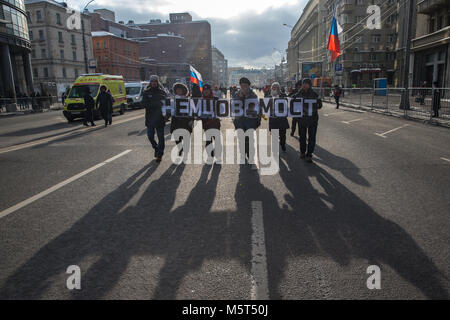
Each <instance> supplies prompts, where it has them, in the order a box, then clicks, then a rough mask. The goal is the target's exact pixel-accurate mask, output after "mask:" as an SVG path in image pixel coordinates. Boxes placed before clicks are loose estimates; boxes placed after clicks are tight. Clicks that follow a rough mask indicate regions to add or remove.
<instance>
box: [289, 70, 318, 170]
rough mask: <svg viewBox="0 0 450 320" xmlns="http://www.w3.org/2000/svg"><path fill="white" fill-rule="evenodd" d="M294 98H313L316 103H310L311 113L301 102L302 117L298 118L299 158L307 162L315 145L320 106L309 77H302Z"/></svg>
mask: <svg viewBox="0 0 450 320" xmlns="http://www.w3.org/2000/svg"><path fill="white" fill-rule="evenodd" d="M294 97H295V98H303V99H314V100H317V102H316V103H314V104H313V105H312V114H311V115H310V114H309V110H308V109H309V106H308V104H307V103H305V102H303V117H301V118H299V131H300V158H301V159H305V160H306V161H307V162H312V155H313V153H314V148H315V146H316V133H317V126H318V123H319V113H318V110H319V109H321V108H322V100H321V99H320V98H319V95H318V94H317V93H316V92H315V91H314V90H313V89H312V82H311V80H310V79H304V80H303V84H302V89H301V90H300V91H299V92H298V93H297V94H296V95H295V96H294ZM307 135H308V144H306V136H307Z"/></svg>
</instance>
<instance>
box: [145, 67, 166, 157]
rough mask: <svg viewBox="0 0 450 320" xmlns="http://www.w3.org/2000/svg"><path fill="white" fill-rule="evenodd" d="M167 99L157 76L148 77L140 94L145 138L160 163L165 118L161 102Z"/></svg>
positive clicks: (162, 151) (162, 152)
mask: <svg viewBox="0 0 450 320" xmlns="http://www.w3.org/2000/svg"><path fill="white" fill-rule="evenodd" d="M166 97H167V94H166V91H165V90H164V88H163V87H162V85H161V83H160V82H159V77H158V76H157V75H152V76H151V77H150V84H149V85H148V86H147V88H146V89H145V90H144V92H143V93H142V105H143V106H144V108H145V126H146V127H147V137H148V140H149V141H150V143H151V145H152V147H153V149H154V150H155V158H156V161H157V162H160V161H161V159H162V156H163V155H164V149H165V139H164V126H165V124H166V118H165V117H164V115H163V113H162V109H161V108H162V105H163V104H162V100H164V99H165V98H166ZM155 132H156V135H157V136H158V142H156V140H155Z"/></svg>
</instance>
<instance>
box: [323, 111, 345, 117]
mask: <svg viewBox="0 0 450 320" xmlns="http://www.w3.org/2000/svg"><path fill="white" fill-rule="evenodd" d="M333 114H346V113H345V112H332V113H324V114H323V115H324V116H325V117H328V116H332V115H333Z"/></svg>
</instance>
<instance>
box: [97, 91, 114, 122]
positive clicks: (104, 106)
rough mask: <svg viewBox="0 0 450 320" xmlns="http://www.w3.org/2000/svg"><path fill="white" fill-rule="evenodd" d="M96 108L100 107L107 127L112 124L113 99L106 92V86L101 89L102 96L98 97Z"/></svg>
mask: <svg viewBox="0 0 450 320" xmlns="http://www.w3.org/2000/svg"><path fill="white" fill-rule="evenodd" d="M95 106H96V107H98V109H99V111H100V114H101V115H102V118H103V119H104V120H105V127H107V126H108V122H109V124H111V123H112V112H113V99H112V96H111V94H110V93H108V92H107V91H106V86H105V85H102V86H101V87H100V94H99V95H98V97H97V102H96V103H95Z"/></svg>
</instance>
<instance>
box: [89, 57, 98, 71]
mask: <svg viewBox="0 0 450 320" xmlns="http://www.w3.org/2000/svg"><path fill="white" fill-rule="evenodd" d="M89 68H90V69H96V68H97V60H95V59H91V60H89Z"/></svg>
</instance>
